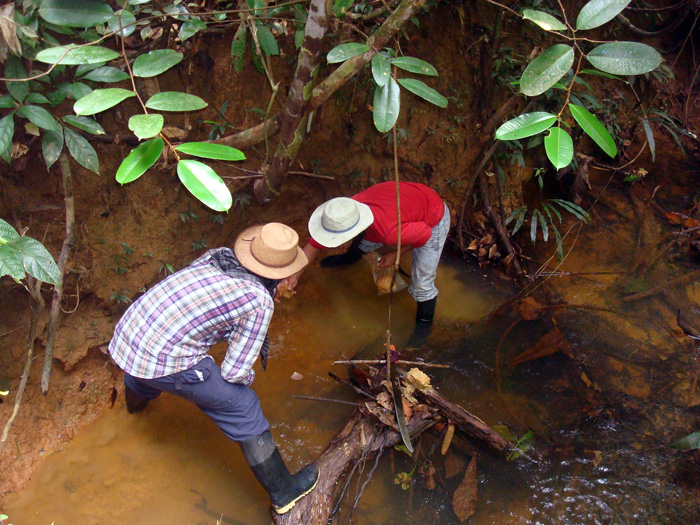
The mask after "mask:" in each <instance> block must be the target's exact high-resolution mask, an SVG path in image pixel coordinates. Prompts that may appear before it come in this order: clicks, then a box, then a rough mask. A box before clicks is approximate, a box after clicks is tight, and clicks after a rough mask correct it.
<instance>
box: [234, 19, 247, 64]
mask: <svg viewBox="0 0 700 525" xmlns="http://www.w3.org/2000/svg"><path fill="white" fill-rule="evenodd" d="M246 35H247V32H246V27H245V25H244V24H241V25H240V26H239V27H238V30H237V31H236V34H235V35H234V36H233V40H232V41H231V62H232V63H233V69H235V70H236V71H237V72H238V73H240V72H241V71H242V70H243V56H244V54H245V41H246Z"/></svg>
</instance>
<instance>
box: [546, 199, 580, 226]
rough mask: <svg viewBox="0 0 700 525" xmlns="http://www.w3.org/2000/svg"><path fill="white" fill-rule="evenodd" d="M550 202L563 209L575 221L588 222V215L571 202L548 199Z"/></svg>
mask: <svg viewBox="0 0 700 525" xmlns="http://www.w3.org/2000/svg"><path fill="white" fill-rule="evenodd" d="M550 201H551V202H555V203H556V204H558V205H559V206H561V207H562V208H563V209H565V210H566V211H568V212H569V213H571V214H572V215H574V217H576V218H577V219H579V220H582V221H583V222H588V213H586V211H585V210H584V209H583V208H581V206H579V205H578V204H574V203H573V202H571V201H567V200H564V199H550Z"/></svg>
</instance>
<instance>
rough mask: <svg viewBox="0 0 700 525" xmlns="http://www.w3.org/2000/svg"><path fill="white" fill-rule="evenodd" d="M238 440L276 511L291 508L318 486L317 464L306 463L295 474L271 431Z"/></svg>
mask: <svg viewBox="0 0 700 525" xmlns="http://www.w3.org/2000/svg"><path fill="white" fill-rule="evenodd" d="M238 444H239V445H240V446H241V450H242V451H243V456H244V457H245V459H246V461H247V462H248V465H249V466H250V469H251V470H252V471H253V474H255V477H256V478H258V481H259V482H260V484H261V485H262V486H263V487H264V488H265V490H266V491H267V492H268V494H269V495H270V500H271V501H272V507H273V508H274V509H275V512H276V513H277V514H284V513H286V512H289V511H290V510H291V509H292V507H294V504H295V503H296V502H297V501H299V500H300V499H301V498H303V497H304V496H306V495H307V494H308V493H309V492H311V490H312V489H313V488H314V487H315V486H316V483H317V482H318V469H317V468H316V466H315V465H313V464H311V465H307V466H306V467H304V468H303V469H301V470H300V471H299V472H297V473H296V474H294V475H292V474H290V473H289V470H287V465H285V464H284V460H283V459H282V456H281V455H280V452H279V450H278V448H277V445H275V442H274V440H273V439H272V435H271V434H270V432H269V431H268V432H264V433H262V434H260V435H259V436H255V437H254V438H252V439H248V440H246V441H240V442H239V443H238Z"/></svg>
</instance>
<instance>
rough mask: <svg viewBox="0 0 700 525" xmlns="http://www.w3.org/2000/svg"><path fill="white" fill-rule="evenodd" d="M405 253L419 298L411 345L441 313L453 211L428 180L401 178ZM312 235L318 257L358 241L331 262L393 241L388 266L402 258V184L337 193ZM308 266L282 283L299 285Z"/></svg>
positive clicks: (316, 215)
mask: <svg viewBox="0 0 700 525" xmlns="http://www.w3.org/2000/svg"><path fill="white" fill-rule="evenodd" d="M399 195H400V205H401V254H402V255H403V254H405V253H407V252H409V251H411V252H412V254H413V265H412V268H411V285H410V286H409V289H408V291H409V293H410V294H411V295H412V296H413V298H414V299H415V300H416V302H417V305H418V306H417V309H416V326H415V329H414V331H413V333H412V334H411V336H410V337H409V339H408V342H407V346H408V347H413V348H416V347H419V346H421V345H422V344H423V343H424V342H425V340H426V339H427V337H428V335H429V333H430V327H431V326H432V323H433V318H434V316H435V306H436V304H437V295H438V289H437V287H436V286H435V277H436V275H437V267H438V263H439V262H440V255H441V254H442V249H443V247H444V246H445V241H446V240H447V233H448V231H449V229H450V211H449V209H448V208H447V205H445V203H444V202H443V201H442V199H441V198H440V196H439V195H438V194H437V193H435V192H434V191H433V190H432V189H430V188H428V187H427V186H425V185H423V184H418V183H413V182H400V183H399ZM309 233H310V235H311V239H310V240H309V242H308V243H307V244H306V246H304V248H303V250H304V253H305V254H306V256H307V258H308V259H309V263H311V262H313V261H314V260H315V259H316V257H317V256H318V254H319V253H320V252H321V250H323V249H325V248H336V247H338V246H340V245H341V244H344V243H346V242H348V241H352V243H351V244H350V248H349V249H348V250H347V251H346V252H345V253H343V254H340V255H331V256H329V257H326V258H324V259H323V260H322V261H321V266H323V267H326V268H331V267H338V266H346V265H349V264H353V263H355V262H357V261H358V260H360V258H361V257H362V254H363V253H367V252H371V251H374V250H376V249H378V248H379V247H381V246H389V247H393V248H394V249H393V250H389V251H388V252H387V253H386V254H385V255H384V256H382V258H381V259H380V261H379V263H378V266H379V267H380V268H388V267H390V266H392V265H393V264H394V263H395V261H396V245H397V244H398V217H397V213H396V184H395V183H394V182H382V183H380V184H375V185H374V186H371V187H369V188H368V189H366V190H364V191H362V192H360V193H358V194H356V195H353V196H352V197H351V198H347V197H336V198H335V199H331V200H329V201H327V202H325V203H323V204H321V205H320V206H319V207H318V208H316V210H314V212H313V214H312V215H311V218H310V219H309ZM303 271H304V268H302V269H301V270H300V271H299V272H297V273H296V274H294V275H292V276H290V277H289V278H287V279H284V280H283V281H282V282H281V283H280V286H286V287H287V288H289V289H290V290H293V289H294V288H295V287H296V285H297V283H298V282H299V277H300V276H301V275H302V273H303Z"/></svg>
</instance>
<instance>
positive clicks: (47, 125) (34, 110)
mask: <svg viewBox="0 0 700 525" xmlns="http://www.w3.org/2000/svg"><path fill="white" fill-rule="evenodd" d="M22 114H23V115H24V116H25V117H26V118H27V119H28V120H29V122H31V123H32V124H34V125H35V126H38V127H40V128H43V129H51V130H54V131H58V130H59V129H60V128H61V126H60V125H59V124H58V122H56V119H55V118H53V115H51V113H49V112H48V111H46V110H45V109H44V108H42V107H40V106H22Z"/></svg>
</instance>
